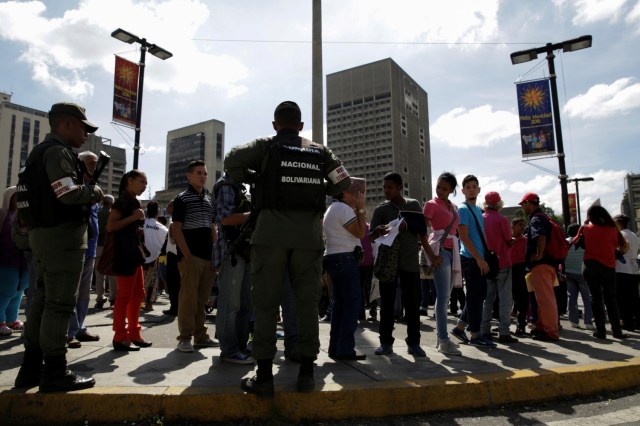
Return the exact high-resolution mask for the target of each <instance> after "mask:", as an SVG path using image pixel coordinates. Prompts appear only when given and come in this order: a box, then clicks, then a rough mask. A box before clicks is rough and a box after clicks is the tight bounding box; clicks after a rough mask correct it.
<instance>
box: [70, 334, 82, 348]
mask: <svg viewBox="0 0 640 426" xmlns="http://www.w3.org/2000/svg"><path fill="white" fill-rule="evenodd" d="M67 347H68V348H69V349H78V348H81V347H82V343H80V340H78V339H76V338H75V337H69V338H68V339H67Z"/></svg>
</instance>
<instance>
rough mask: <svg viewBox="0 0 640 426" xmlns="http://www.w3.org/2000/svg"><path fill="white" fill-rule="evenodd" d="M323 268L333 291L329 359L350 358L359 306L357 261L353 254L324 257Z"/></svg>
mask: <svg viewBox="0 0 640 426" xmlns="http://www.w3.org/2000/svg"><path fill="white" fill-rule="evenodd" d="M323 265H324V269H325V270H326V271H327V272H328V273H329V276H330V277H331V283H332V287H333V291H332V292H331V294H332V299H333V310H332V311H331V332H330V334H329V336H330V337H329V355H331V356H349V355H353V354H354V351H355V345H356V342H355V332H356V329H357V328H358V315H359V313H360V307H361V303H362V293H361V292H360V271H359V270H358V260H357V259H356V257H355V255H354V254H353V253H352V252H347V253H336V254H330V255H327V256H325V257H324V262H323Z"/></svg>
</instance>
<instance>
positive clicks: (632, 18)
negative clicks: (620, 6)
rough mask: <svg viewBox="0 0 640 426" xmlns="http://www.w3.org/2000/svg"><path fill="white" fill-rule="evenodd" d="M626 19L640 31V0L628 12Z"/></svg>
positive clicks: (637, 31)
mask: <svg viewBox="0 0 640 426" xmlns="http://www.w3.org/2000/svg"><path fill="white" fill-rule="evenodd" d="M625 21H626V23H627V24H629V25H630V26H632V27H636V33H640V0H639V1H638V2H637V3H636V5H635V6H634V7H633V9H632V10H631V11H630V12H629V13H628V14H627V17H626V18H625Z"/></svg>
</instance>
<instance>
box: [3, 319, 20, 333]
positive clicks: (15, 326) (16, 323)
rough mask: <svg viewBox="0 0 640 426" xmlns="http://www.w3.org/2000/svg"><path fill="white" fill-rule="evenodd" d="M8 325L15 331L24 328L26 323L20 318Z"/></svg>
mask: <svg viewBox="0 0 640 426" xmlns="http://www.w3.org/2000/svg"><path fill="white" fill-rule="evenodd" d="M7 327H9V328H10V329H12V330H14V331H20V330H24V323H23V322H22V321H20V320H15V321H14V322H12V323H10V324H7Z"/></svg>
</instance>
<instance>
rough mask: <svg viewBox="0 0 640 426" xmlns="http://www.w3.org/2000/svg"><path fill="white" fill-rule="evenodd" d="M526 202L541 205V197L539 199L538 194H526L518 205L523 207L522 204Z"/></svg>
mask: <svg viewBox="0 0 640 426" xmlns="http://www.w3.org/2000/svg"><path fill="white" fill-rule="evenodd" d="M525 201H529V202H530V203H536V204H540V197H538V194H536V193H535V192H527V193H526V194H524V197H522V200H521V201H520V202H519V203H518V204H520V205H522V203H524V202H525Z"/></svg>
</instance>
